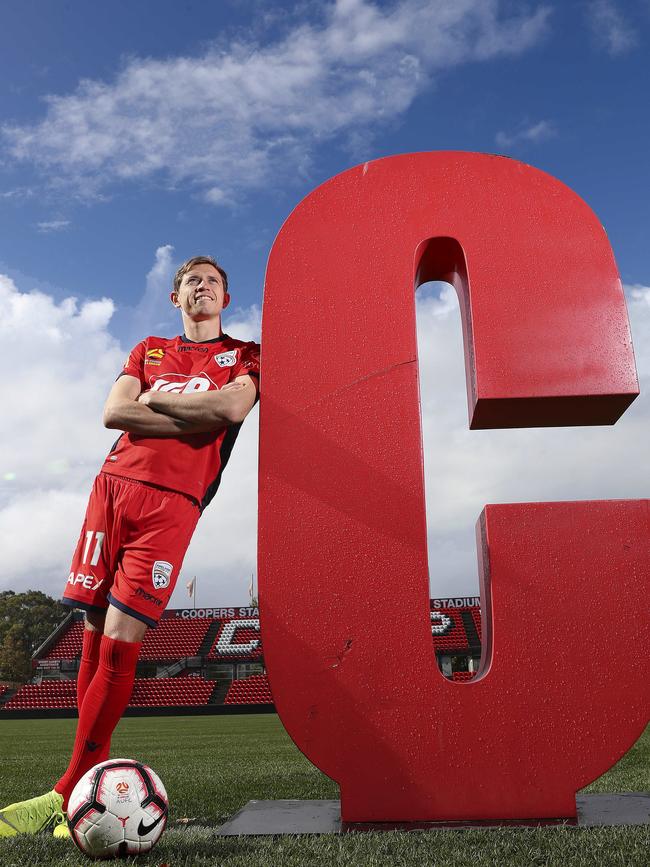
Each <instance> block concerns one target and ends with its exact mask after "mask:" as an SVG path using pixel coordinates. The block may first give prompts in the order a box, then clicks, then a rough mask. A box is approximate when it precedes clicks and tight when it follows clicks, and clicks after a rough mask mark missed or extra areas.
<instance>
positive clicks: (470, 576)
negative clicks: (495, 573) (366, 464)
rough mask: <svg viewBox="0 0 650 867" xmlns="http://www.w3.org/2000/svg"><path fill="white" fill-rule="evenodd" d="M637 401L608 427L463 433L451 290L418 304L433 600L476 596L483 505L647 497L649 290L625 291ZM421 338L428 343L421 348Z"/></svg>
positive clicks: (461, 374)
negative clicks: (478, 533) (638, 383)
mask: <svg viewBox="0 0 650 867" xmlns="http://www.w3.org/2000/svg"><path fill="white" fill-rule="evenodd" d="M627 294H628V311H629V315H630V321H631V325H632V331H633V339H634V346H635V351H636V361H637V369H638V373H639V378H640V381H641V390H642V393H641V395H640V396H639V397H638V398H637V399H636V401H635V402H634V403H633V404H632V406H631V407H630V408H629V409H628V411H627V412H626V413H625V414H624V415H623V417H622V418H621V419H620V420H619V421H618V422H617V424H616V425H614V426H613V427H586V428H581V427H576V428H538V429H530V430H495V431H470V430H469V429H468V420H467V402H466V390H465V371H464V362H463V349H462V335H461V326H460V312H459V310H458V304H457V300H456V296H455V292H454V290H453V289H451V287H448V288H446V289H445V290H444V291H443V293H442V296H441V297H440V299H438V298H436V297H434V296H431V295H428V296H426V295H425V297H424V298H422V299H421V300H419V302H418V332H419V335H420V339H419V353H420V374H421V396H422V425H423V436H424V447H425V479H426V497H427V527H428V535H429V569H430V575H431V586H432V592H433V593H434V595H440V596H448V595H455V594H457V593H460V592H467V593H470V594H472V593H473V592H475V591H477V590H478V581H477V559H476V550H475V542H474V525H475V523H476V521H477V519H478V517H479V515H480V513H481V511H482V509H483V507H484V506H485V505H486V504H487V503H509V502H512V503H514V502H545V501H548V502H552V501H557V500H590V499H616V498H623V499H634V498H646V497H647V496H648V489H649V487H650V467H649V465H648V461H647V458H646V453H647V431H648V428H649V426H650V403H649V402H648V399H647V396H646V395H647V391H648V388H649V386H650V289H648V288H647V287H642V286H636V287H630V288H629V289H628V293H627ZM422 335H426V341H424V340H423V339H422Z"/></svg>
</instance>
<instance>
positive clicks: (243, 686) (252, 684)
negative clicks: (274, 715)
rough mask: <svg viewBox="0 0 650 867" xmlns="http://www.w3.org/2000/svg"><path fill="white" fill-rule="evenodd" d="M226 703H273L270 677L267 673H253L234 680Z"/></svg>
mask: <svg viewBox="0 0 650 867" xmlns="http://www.w3.org/2000/svg"><path fill="white" fill-rule="evenodd" d="M224 704H273V696H272V695H271V690H270V689H269V681H268V678H267V677H266V675H265V674H253V675H251V677H247V678H245V679H243V680H233V682H232V683H231V684H230V689H229V690H228V694H227V695H226V700H225V701H224Z"/></svg>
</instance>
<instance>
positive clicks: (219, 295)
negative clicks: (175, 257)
mask: <svg viewBox="0 0 650 867" xmlns="http://www.w3.org/2000/svg"><path fill="white" fill-rule="evenodd" d="M171 300H172V304H173V305H174V307H179V308H180V309H181V311H182V312H183V313H184V314H185V315H186V316H188V317H189V318H190V319H194V320H195V321H199V320H202V319H213V318H214V317H216V316H218V315H219V314H220V313H221V311H222V310H223V309H224V308H225V307H227V306H228V304H229V302H230V296H229V295H228V293H227V292H225V291H224V288H223V279H222V277H221V274H220V273H219V272H218V271H217V269H216V268H215V267H214V266H213V265H208V264H203V265H194V266H193V267H192V268H190V270H189V271H187V272H186V273H185V274H183V279H182V280H181V285H180V286H179V287H178V292H172V294H171Z"/></svg>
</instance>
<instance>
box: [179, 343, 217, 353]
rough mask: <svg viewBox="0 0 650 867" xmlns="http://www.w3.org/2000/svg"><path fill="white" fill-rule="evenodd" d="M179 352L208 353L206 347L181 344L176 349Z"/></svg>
mask: <svg viewBox="0 0 650 867" xmlns="http://www.w3.org/2000/svg"><path fill="white" fill-rule="evenodd" d="M178 351H179V352H209V351H210V350H209V349H208V347H207V346H195V345H194V344H183V346H179V347H178Z"/></svg>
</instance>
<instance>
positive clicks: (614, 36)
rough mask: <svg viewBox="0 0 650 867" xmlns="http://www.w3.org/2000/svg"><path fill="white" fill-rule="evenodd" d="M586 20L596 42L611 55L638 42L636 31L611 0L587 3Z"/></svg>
mask: <svg viewBox="0 0 650 867" xmlns="http://www.w3.org/2000/svg"><path fill="white" fill-rule="evenodd" d="M587 20H588V22H589V26H590V27H591V30H592V32H593V34H594V37H595V39H596V42H597V43H598V44H599V45H600V46H601V47H602V48H604V49H605V51H607V53H608V54H610V55H611V56H612V57H615V56H617V55H619V54H626V53H627V52H628V51H630V50H631V49H633V48H635V47H636V46H637V44H638V41H639V40H638V36H637V33H636V31H635V30H634V28H633V27H632V26H631V25H630V24H629V23H628V22H627V21H626V20H625V17H624V16H623V13H622V12H621V10H620V9H619V8H618V7H617V5H616V4H615V3H614V2H613V0H592V2H590V3H588V4H587Z"/></svg>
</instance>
